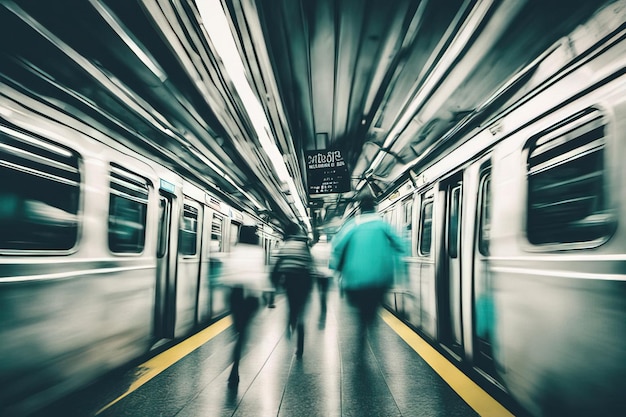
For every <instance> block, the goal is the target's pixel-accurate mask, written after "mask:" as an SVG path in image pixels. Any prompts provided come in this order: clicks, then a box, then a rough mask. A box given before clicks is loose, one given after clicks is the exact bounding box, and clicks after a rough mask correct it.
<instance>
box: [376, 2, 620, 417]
mask: <svg viewBox="0 0 626 417" xmlns="http://www.w3.org/2000/svg"><path fill="white" fill-rule="evenodd" d="M625 22H626V3H625V2H623V1H622V2H616V3H614V4H612V5H611V6H609V7H607V8H606V9H605V10H603V11H601V12H600V13H598V14H597V15H596V16H594V17H593V18H592V19H591V20H590V21H589V22H587V23H586V24H584V25H582V26H580V27H579V28H578V29H577V30H575V31H574V32H573V33H571V35H570V36H568V37H567V38H565V39H563V40H562V41H561V42H559V43H558V44H556V45H554V46H553V48H551V49H550V50H548V51H546V53H545V54H544V56H543V57H541V59H539V60H537V61H536V62H534V63H533V64H532V65H531V66H529V67H528V68H526V69H525V70H524V71H522V74H523V77H525V78H526V80H525V81H524V83H523V85H522V86H521V88H519V90H518V91H517V92H516V93H515V95H514V96H513V97H512V98H509V99H508V100H507V101H506V103H504V104H503V105H501V106H499V107H498V109H497V111H494V112H492V113H490V114H489V117H486V118H485V120H484V122H482V123H481V124H480V126H478V127H476V128H474V129H472V130H471V131H469V133H466V134H464V136H463V137H462V138H460V141H459V145H458V146H457V147H456V148H455V149H453V150H451V151H450V152H449V153H446V155H445V156H442V157H441V158H440V159H439V160H436V161H432V162H431V163H429V164H427V165H426V166H425V168H423V169H420V170H419V171H417V172H416V171H415V170H414V171H413V172H411V175H410V178H407V180H406V182H403V181H404V180H402V181H400V182H401V184H400V185H399V187H398V188H397V189H396V190H395V191H394V192H393V193H391V194H390V195H388V196H385V199H384V200H383V201H381V204H380V205H379V210H380V212H381V213H382V214H383V216H385V217H386V218H387V219H388V220H389V221H390V222H392V223H393V224H394V225H396V226H397V227H398V229H399V230H400V231H401V232H402V233H403V234H404V236H405V237H406V239H407V241H408V242H410V243H411V250H410V255H409V256H408V257H407V259H406V260H407V268H406V270H407V273H406V274H405V277H406V279H402V278H400V279H399V280H398V282H397V284H396V287H395V289H394V291H393V292H391V293H390V294H389V297H388V299H387V304H388V307H389V308H390V309H391V310H392V311H394V312H395V314H397V315H398V316H399V317H401V318H402V319H404V320H405V321H406V322H407V323H409V324H410V325H411V326H412V327H413V328H414V329H415V330H416V331H418V332H419V333H421V334H423V335H424V336H426V337H427V338H428V339H429V340H430V341H431V342H432V343H433V344H434V345H435V346H437V347H438V348H439V349H440V350H441V351H443V352H445V353H446V354H447V355H448V356H449V357H450V358H452V359H453V360H455V361H456V363H457V364H458V366H459V367H460V368H462V369H465V370H467V371H468V372H469V373H470V374H472V375H474V376H476V377H477V378H478V379H477V380H479V381H483V382H485V381H488V383H489V384H490V385H487V386H490V387H491V389H493V391H494V392H504V393H506V394H504V395H505V396H504V398H513V399H514V401H515V402H516V403H517V404H519V405H521V406H522V408H523V409H524V410H526V411H527V412H528V413H529V414H531V415H534V416H562V415H568V416H588V415H621V413H623V410H624V406H625V405H626V400H625V396H624V394H623V385H622V383H623V381H624V380H626V228H625V227H624V224H626V164H625V163H624V159H625V157H626V24H625ZM504 88H507V86H505V87H504ZM504 88H503V89H504ZM509 396H510V397H509Z"/></svg>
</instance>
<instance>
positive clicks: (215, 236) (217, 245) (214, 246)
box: [211, 214, 223, 253]
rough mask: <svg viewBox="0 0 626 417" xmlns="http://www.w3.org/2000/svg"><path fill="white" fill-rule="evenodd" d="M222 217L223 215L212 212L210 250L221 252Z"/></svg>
mask: <svg viewBox="0 0 626 417" xmlns="http://www.w3.org/2000/svg"><path fill="white" fill-rule="evenodd" d="M222 219H223V217H222V216H220V215H218V214H214V215H213V221H212V223H211V252H212V253H215V252H222V250H223V248H222Z"/></svg>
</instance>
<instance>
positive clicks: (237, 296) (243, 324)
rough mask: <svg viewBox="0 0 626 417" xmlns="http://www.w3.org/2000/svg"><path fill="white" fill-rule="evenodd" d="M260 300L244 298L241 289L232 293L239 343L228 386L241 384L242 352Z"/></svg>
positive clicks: (234, 354) (232, 290) (231, 299)
mask: <svg viewBox="0 0 626 417" xmlns="http://www.w3.org/2000/svg"><path fill="white" fill-rule="evenodd" d="M258 304H259V300H257V299H256V298H255V297H251V296H247V297H246V296H244V289H243V288H240V287H235V288H232V289H231V291H230V310H231V315H232V318H233V327H234V329H235V331H236V332H237V341H236V342H235V347H234V349H233V367H232V368H231V370H230V376H229V377H228V385H230V386H236V385H237V384H238V383H239V361H240V359H241V351H242V349H243V344H244V342H245V339H246V335H247V329H248V325H249V324H250V320H251V319H252V315H253V314H254V312H255V311H256V309H257V307H258Z"/></svg>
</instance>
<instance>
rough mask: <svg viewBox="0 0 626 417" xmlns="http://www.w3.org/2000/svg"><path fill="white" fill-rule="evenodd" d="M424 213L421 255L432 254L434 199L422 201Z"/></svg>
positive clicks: (422, 217)
mask: <svg viewBox="0 0 626 417" xmlns="http://www.w3.org/2000/svg"><path fill="white" fill-rule="evenodd" d="M421 212H422V215H421V217H420V241H419V253H420V255H430V246H431V244H432V229H433V201H432V199H427V200H425V201H424V202H423V203H422V210H421Z"/></svg>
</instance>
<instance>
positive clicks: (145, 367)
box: [96, 316, 232, 415]
mask: <svg viewBox="0 0 626 417" xmlns="http://www.w3.org/2000/svg"><path fill="white" fill-rule="evenodd" d="M231 324H232V319H231V317H230V316H227V317H224V318H223V319H221V320H219V321H217V322H215V323H214V324H212V325H211V326H209V327H207V328H206V329H204V330H202V331H201V332H199V333H196V334H195V335H193V336H191V337H189V338H188V339H185V340H184V341H182V342H180V343H179V344H177V345H176V346H173V347H172V348H170V349H168V350H166V351H164V352H163V353H160V354H158V355H157V356H155V357H153V358H152V359H150V360H148V361H147V362H145V363H143V364H141V365H139V366H138V367H137V368H136V369H135V379H134V381H133V382H132V383H131V384H130V387H128V389H127V390H126V392H125V393H124V394H122V395H120V396H119V397H117V398H116V399H115V400H113V401H111V402H110V403H109V404H107V405H106V406H104V407H102V408H101V409H100V410H99V411H98V412H97V413H96V415H98V414H100V413H102V412H103V411H105V410H106V409H108V408H110V407H111V406H113V405H114V404H116V403H117V402H119V401H121V400H122V399H124V398H125V397H127V396H128V395H130V394H131V393H133V392H134V391H135V390H137V389H138V388H139V387H141V386H142V385H143V384H145V383H146V382H148V381H150V380H151V379H152V378H154V377H155V376H157V375H159V374H160V373H161V372H163V371H164V370H166V369H167V368H168V367H170V366H172V365H173V364H175V363H176V362H178V361H179V360H181V359H182V358H184V357H185V356H187V355H188V354H190V353H191V352H193V351H194V350H196V349H197V348H199V347H200V346H202V345H203V344H205V343H206V342H208V341H209V340H211V339H213V338H214V337H215V336H217V335H218V334H220V333H221V332H223V331H224V330H226V329H227V328H228V327H229V326H230V325H231Z"/></svg>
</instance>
